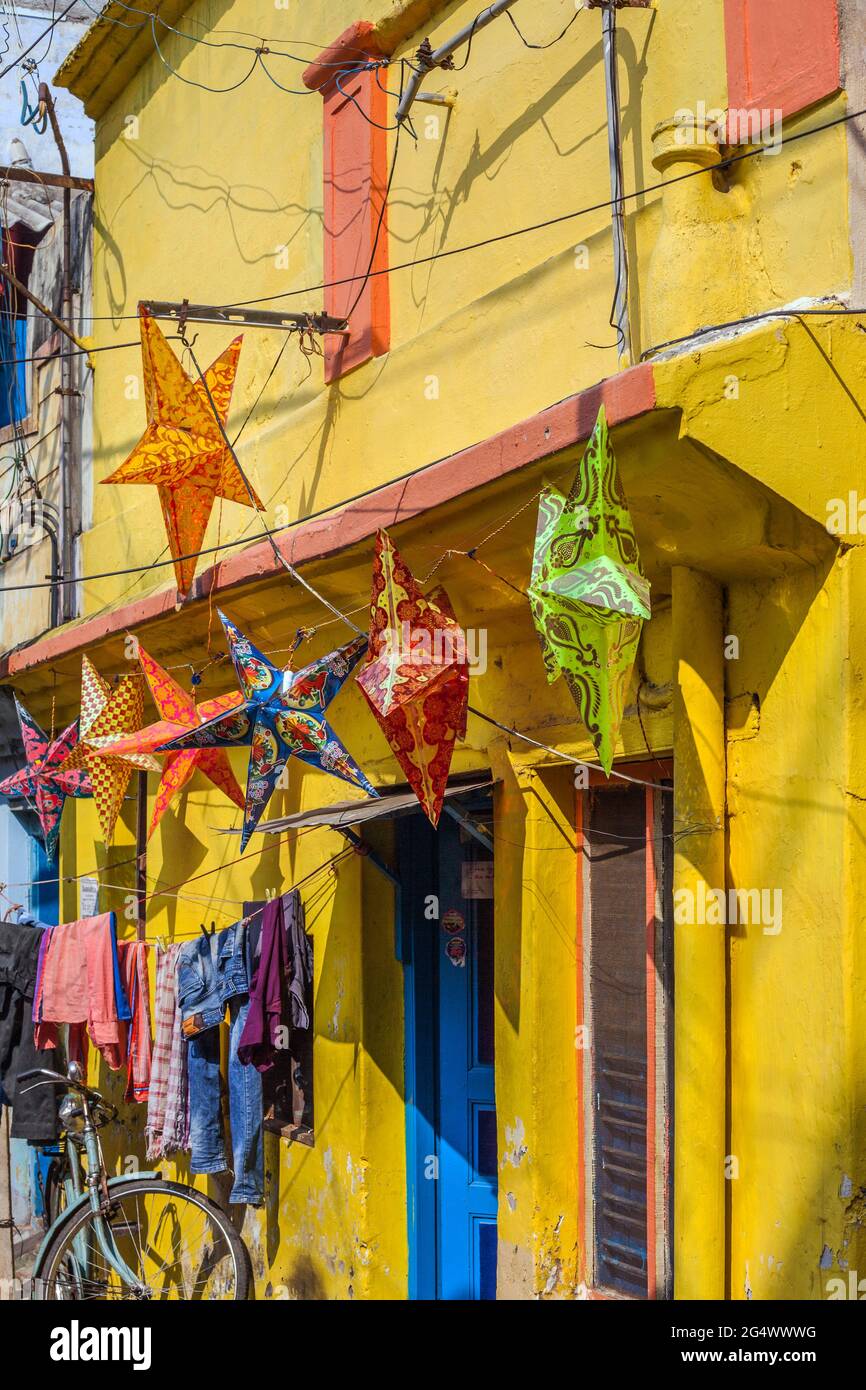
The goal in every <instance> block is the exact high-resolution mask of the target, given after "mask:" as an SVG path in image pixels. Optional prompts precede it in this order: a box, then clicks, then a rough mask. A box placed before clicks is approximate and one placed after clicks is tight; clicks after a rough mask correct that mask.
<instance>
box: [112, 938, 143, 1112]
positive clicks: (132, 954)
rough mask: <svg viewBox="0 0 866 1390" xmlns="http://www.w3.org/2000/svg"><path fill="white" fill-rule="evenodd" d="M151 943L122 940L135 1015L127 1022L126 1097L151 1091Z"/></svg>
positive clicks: (124, 968) (119, 945)
mask: <svg viewBox="0 0 866 1390" xmlns="http://www.w3.org/2000/svg"><path fill="white" fill-rule="evenodd" d="M147 952H148V947H147V946H146V945H145V943H144V942H143V941H118V943H117V955H118V959H119V961H120V971H121V975H122V977H123V985H124V989H125V990H126V997H127V999H128V1000H129V1007H130V1010H131V1011H132V1018H131V1019H130V1021H129V1023H128V1024H127V1025H126V1090H125V1091H124V1094H123V1099H124V1100H128V1101H138V1102H139V1103H140V1104H143V1103H144V1102H145V1101H147V1099H148V1096H149V1091H150V1053H151V1037H150V980H149V978H148V971H147Z"/></svg>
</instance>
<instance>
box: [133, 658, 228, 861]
mask: <svg viewBox="0 0 866 1390" xmlns="http://www.w3.org/2000/svg"><path fill="white" fill-rule="evenodd" d="M138 659H139V661H140V662H141V669H142V670H143V671H144V674H145V676H146V677H147V683H148V685H149V686H150V693H151V695H152V696H153V701H154V704H155V705H156V707H157V709H158V710H159V713H160V718H159V720H158V721H157V722H156V723H155V724H148V726H147V728H146V729H140V730H139V731H138V733H135V734H130V735H129V736H128V737H127V738H124V739H121V740H120V742H119V743H116V744H114V746H113V747H112V749H111V755H112V757H114V758H121V759H126V758H129V759H134V758H135V757H137V756H139V755H140V754H142V753H145V754H149V753H153V752H154V751H155V750H156V749H157V748H161V747H162V745H163V744H165V743H168V741H169V739H173V738H178V737H179V736H180V735H181V734H184V733H186V732H187V731H188V730H190V729H197V728H199V727H200V725H202V724H204V723H206V722H207V720H208V719H215V718H216V717H217V716H218V715H220V714H228V713H230V711H231V710H235V709H238V708H240V706H241V705H242V704H243V702H244V697H243V695H242V694H241V692H240V691H239V690H232V691H230V692H229V693H228V694H227V695H218V696H216V698H215V699H213V700H203V701H202V703H201V704H200V705H197V704H196V703H195V700H194V699H193V697H192V696H191V695H188V694H187V692H186V691H185V690H182V689H181V687H180V686H179V685H178V683H177V681H176V680H174V679H173V678H172V677H171V676H170V675H169V674H168V672H167V671H165V670H163V668H162V667H161V666H160V665H159V663H158V662H156V661H154V659H153V657H152V656H148V654H147V652H146V651H145V650H144V649H143V648H142V647H139V649H138ZM136 765H137V764H135V763H133V766H136ZM196 769H198V770H199V772H203V773H204V775H205V777H208V778H209V779H210V781H211V782H213V784H214V786H215V787H218V788H219V790H220V791H222V792H225V794H226V796H227V797H229V799H230V800H231V801H233V802H234V803H235V805H236V806H240V807H243V805H244V794H243V792H242V791H241V788H240V787H239V786H238V782H237V779H236V777H235V775H234V773H233V772H232V768H231V763H230V762H229V758H228V753H227V752H226V750H225V749H224V748H182V749H180V750H177V751H173V752H169V753H167V754H166V755H165V763H164V765H163V769H162V778H161V780H160V784H159V788H158V790H157V793H156V804H155V806H154V808H153V815H152V817H151V821H150V829H149V831H148V832H147V838H148V839H150V837H151V835H152V834H153V832H154V830H155V829H156V827H157V826H158V825H159V822H160V820H161V819H162V815H163V812H165V811H167V810H168V808H169V806H170V805H171V803H172V801H173V800H174V798H175V797H176V796H177V795H178V793H179V792H180V791H181V789H182V788H183V787H184V786H185V785H186V783H187V782H188V781H189V779H190V777H191V776H192V774H193V773H194V772H195V770H196Z"/></svg>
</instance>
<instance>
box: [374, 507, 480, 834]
mask: <svg viewBox="0 0 866 1390" xmlns="http://www.w3.org/2000/svg"><path fill="white" fill-rule="evenodd" d="M358 684H359V686H360V687H361V689H362V691H363V692H364V695H365V696H366V699H367V703H368V704H369V706H370V709H371V710H372V711H373V715H374V717H375V719H376V720H377V722H378V724H379V726H380V727H381V729H382V732H383V733H384V735H385V737H386V739H387V740H388V743H389V744H390V747H391V751H392V752H393V754H394V756H395V758H396V759H397V761H398V763H399V764H400V767H401V768H402V769H403V772H404V773H405V775H406V779H407V781H408V783H409V785H410V787H411V788H412V790H413V792H414V793H415V795H416V796H417V798H418V800H419V802H420V803H421V806H422V807H423V809H424V812H425V814H426V815H427V817H428V818H429V820H430V821H431V822H432V823H433V825H438V823H439V815H440V813H441V810H442V801H443V798H444V796H445V788H446V786H447V783H448V774H449V771H450V769H451V758H452V755H453V753H454V744H455V742H456V740H457V739H458V738H464V737H465V735H466V710H467V703H468V700H469V668H468V663H467V661H466V637H465V634H464V632H463V629H462V628H461V627H460V625H459V623H458V622H457V620H456V618H455V617H454V610H453V608H452V607H451V602H450V600H449V598H448V595H447V594H446V592H445V590H444V589H436V590H435V591H434V592H433V593H431V594H429V595H425V594H424V593H423V592H422V590H421V588H420V586H419V585H418V583H417V581H416V580H415V578H414V577H413V575H412V573H411V571H410V570H409V568H408V566H407V565H406V563H405V561H404V560H403V559H402V557H401V556H400V554H399V552H398V551H397V550H396V548H395V546H394V545H393V544H392V542H391V539H390V537H389V536H388V534H387V532H386V531H380V532H379V533H378V535H377V537H376V548H375V557H374V561H373V594H372V598H371V600H370V646H369V652H368V656H367V661H366V663H365V665H364V667H363V669H362V670H361V672H360V674H359V676H358Z"/></svg>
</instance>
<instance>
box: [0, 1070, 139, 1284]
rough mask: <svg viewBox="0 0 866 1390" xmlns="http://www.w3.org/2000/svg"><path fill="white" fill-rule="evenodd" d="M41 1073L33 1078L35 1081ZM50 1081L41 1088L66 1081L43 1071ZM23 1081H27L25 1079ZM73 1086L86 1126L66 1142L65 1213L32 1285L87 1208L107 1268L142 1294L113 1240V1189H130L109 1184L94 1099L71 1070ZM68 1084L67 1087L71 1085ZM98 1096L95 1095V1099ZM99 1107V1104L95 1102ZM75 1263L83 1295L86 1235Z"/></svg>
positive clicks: (77, 1243) (53, 1228)
mask: <svg viewBox="0 0 866 1390" xmlns="http://www.w3.org/2000/svg"><path fill="white" fill-rule="evenodd" d="M37 1074H38V1070H37V1071H34V1072H33V1073H27V1074H26V1075H27V1076H28V1077H29V1076H30V1075H37ZM42 1074H43V1075H44V1076H45V1077H47V1078H48V1080H47V1082H45V1081H42V1082H37V1083H36V1084H37V1085H44V1084H55V1083H58V1084H62V1083H63V1082H64V1081H65V1080H66V1078H64V1077H62V1076H60V1075H59V1074H56V1073H52V1072H50V1071H47V1070H44V1071H43V1073H42ZM22 1079H24V1078H22ZM70 1081H71V1082H72V1086H71V1088H70V1094H71V1095H73V1096H77V1097H78V1099H79V1100H80V1103H81V1111H80V1115H81V1118H82V1121H83V1123H82V1126H81V1130H80V1134H77V1135H76V1136H75V1137H73V1136H72V1134H71V1133H70V1131H69V1129H68V1128H67V1130H66V1133H65V1136H64V1150H63V1162H64V1172H63V1189H64V1192H65V1194H66V1209H65V1210H64V1211H62V1212H61V1213H60V1214H59V1216H58V1217H57V1219H56V1220H55V1221H53V1222H52V1223H51V1225H50V1227H49V1228H48V1230H47V1231H46V1233H45V1236H44V1239H43V1241H42V1244H41V1246H40V1248H39V1253H38V1254H37V1257H36V1263H35V1266H34V1270H33V1277H34V1279H38V1278H39V1277H40V1275H41V1270H42V1264H43V1260H44V1258H45V1255H46V1252H47V1250H48V1248H49V1246H50V1245H51V1243H52V1241H53V1239H54V1237H55V1236H56V1235H57V1232H58V1230H59V1229H60V1228H61V1227H62V1226H63V1225H65V1224H66V1223H67V1222H69V1221H71V1220H72V1219H73V1217H75V1216H76V1215H77V1214H78V1212H79V1211H80V1210H81V1208H82V1207H83V1206H85V1205H86V1206H89V1207H90V1210H91V1212H92V1213H93V1218H94V1219H93V1222H92V1225H91V1226H90V1228H89V1229H92V1230H93V1231H95V1233H96V1240H97V1244H98V1246H99V1249H100V1251H101V1252H102V1254H103V1256H104V1257H105V1260H106V1261H107V1263H108V1265H109V1268H111V1269H112V1270H114V1272H115V1274H117V1275H118V1277H119V1278H120V1279H122V1280H123V1282H124V1283H125V1284H126V1285H127V1286H128V1287H130V1288H132V1289H138V1288H139V1280H138V1279H137V1277H136V1276H135V1274H134V1273H133V1271H132V1270H131V1269H130V1268H129V1266H128V1265H127V1263H126V1261H125V1260H124V1259H123V1256H122V1255H121V1254H120V1251H119V1250H118V1248H117V1244H116V1242H115V1239H114V1234H113V1232H112V1229H111V1205H112V1203H111V1189H112V1187H114V1186H116V1185H117V1184H119V1183H124V1184H125V1183H127V1182H128V1181H129V1180H128V1178H127V1177H126V1176H122V1177H112V1178H109V1177H108V1175H107V1173H106V1171H105V1163H104V1160H103V1156H102V1145H101V1144H100V1142H99V1130H98V1126H97V1124H96V1120H95V1117H94V1105H93V1103H92V1101H91V1093H90V1092H89V1091H88V1088H87V1087H86V1086H83V1085H79V1086H76V1085H75V1081H74V1080H73V1078H72V1069H71V1067H70ZM67 1084H69V1082H67ZM93 1094H94V1095H95V1094H96V1093H93ZM96 1100H97V1104H99V1103H100V1099H99V1097H98V1096H97V1097H96ZM82 1150H83V1153H84V1157H85V1160H86V1167H83V1166H82V1158H81V1154H82ZM138 1176H139V1177H142V1178H147V1177H153V1178H156V1177H158V1176H159V1174H158V1173H150V1172H148V1173H139V1174H138ZM72 1250H73V1259H74V1261H75V1268H74V1269H73V1271H72V1278H73V1280H74V1281H75V1284H76V1286H77V1288H78V1289H79V1290H80V1289H81V1288H82V1287H83V1286H85V1285H86V1284H88V1283H89V1282H90V1263H89V1253H88V1249H87V1241H86V1235H85V1233H84V1232H83V1231H82V1233H81V1235H80V1236H76V1237H75V1239H74V1241H73V1245H72Z"/></svg>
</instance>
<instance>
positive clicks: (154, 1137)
mask: <svg viewBox="0 0 866 1390" xmlns="http://www.w3.org/2000/svg"><path fill="white" fill-rule="evenodd" d="M179 950H180V947H179V946H169V948H168V950H167V951H159V952H158V955H157V966H156V993H155V996H154V1008H153V1049H152V1052H151V1066H150V1092H149V1095H148V1102H147V1124H146V1125H145V1131H144V1132H145V1137H146V1139H147V1157H148V1159H150V1161H151V1162H153V1161H154V1160H156V1159H160V1158H166V1157H168V1155H169V1154H172V1153H176V1152H177V1151H178V1150H179V1149H183V1150H186V1149H188V1148H189V1084H188V1075H187V1048H186V1045H185V1043H184V1040H183V1033H182V1032H181V1015H180V1009H179V1007H178V1001H177V985H176V974H177V969H176V967H177V955H178V952H179Z"/></svg>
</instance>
